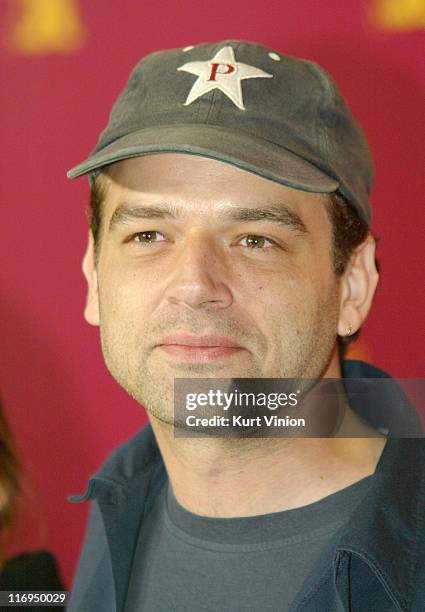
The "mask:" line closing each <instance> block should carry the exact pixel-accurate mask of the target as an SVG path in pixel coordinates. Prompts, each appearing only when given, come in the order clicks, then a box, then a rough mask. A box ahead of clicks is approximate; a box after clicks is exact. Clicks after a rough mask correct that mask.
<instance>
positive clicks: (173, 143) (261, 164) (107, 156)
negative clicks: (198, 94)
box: [67, 124, 339, 193]
mask: <svg viewBox="0 0 425 612" xmlns="http://www.w3.org/2000/svg"><path fill="white" fill-rule="evenodd" d="M154 153H187V154H191V155H202V156H204V157H209V158H212V159H217V160H219V161H223V162H226V163H229V164H232V165H234V166H237V167H238V168H242V169H243V170H247V171H248V172H253V173H254V174H257V175H259V176H262V177H264V178H267V179H270V180H272V181H276V182H278V183H282V184H283V185H287V186H289V187H293V188H294V189H300V190H302V191H311V192H318V193H331V192H332V191H335V190H336V189H338V187H339V182H338V181H337V180H335V179H334V178H332V177H330V176H328V175H327V174H326V173H325V172H324V171H323V170H321V169H320V168H319V167H317V166H316V165H314V163H312V162H311V161H310V160H306V159H305V158H303V157H302V156H301V155H297V154H296V153H294V152H293V151H290V150H288V149H285V148H283V147H281V146H278V145H276V144H274V143H272V142H268V141H265V140H264V139H262V138H257V137H256V136H253V135H251V134H247V133H244V132H240V131H236V130H229V129H223V128H219V127H216V126H212V125H204V124H199V125H198V124H197V125H193V124H191V125H170V126H156V127H155V128H147V129H142V130H138V131H137V132H132V133H131V134H127V135H126V136H122V137H121V138H118V139H117V140H114V141H113V142H112V143H110V144H109V145H107V146H106V147H103V148H102V149H101V150H100V151H98V152H96V153H94V154H92V155H90V157H88V158H87V159H86V160H85V161H84V162H82V163H81V164H79V165H78V166H75V167H74V168H71V170H69V171H68V172H67V176H68V177H69V178H77V177H78V176H81V175H83V174H87V173H90V172H93V171H95V170H97V169H99V168H101V167H102V166H106V165H108V164H111V163H113V162H117V161H120V160H123V159H127V158H129V157H139V156H142V155H149V154H154Z"/></svg>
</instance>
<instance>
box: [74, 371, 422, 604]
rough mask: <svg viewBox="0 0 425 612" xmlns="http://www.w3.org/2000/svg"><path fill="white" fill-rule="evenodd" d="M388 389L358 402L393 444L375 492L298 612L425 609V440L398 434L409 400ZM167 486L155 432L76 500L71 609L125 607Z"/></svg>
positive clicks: (374, 374) (139, 438) (116, 456)
mask: <svg viewBox="0 0 425 612" xmlns="http://www.w3.org/2000/svg"><path fill="white" fill-rule="evenodd" d="M343 374H344V383H345V381H346V380H348V381H349V379H350V378H356V377H362V378H387V379H389V377H388V376H387V375H386V374H384V373H383V372H382V371H380V370H378V369H377V368H374V367H373V366H370V365H368V364H365V363H362V362H355V361H352V362H350V361H346V362H344V364H343ZM385 389H386V393H387V395H386V396H385V397H382V393H381V396H380V397H379V402H374V401H373V397H372V396H371V395H370V394H368V395H367V397H368V402H369V405H365V397H364V396H361V398H360V399H361V401H358V400H357V402H358V403H357V405H356V398H355V397H354V398H350V405H351V407H352V408H353V410H355V411H356V412H357V413H359V414H360V415H361V416H363V418H367V420H368V421H369V422H371V423H372V424H373V425H374V426H375V427H380V428H381V429H387V430H389V437H388V439H387V442H386V445H385V448H384V451H383V453H382V455H381V458H380V461H379V463H378V466H377V468H376V471H375V475H374V478H373V483H372V486H371V488H370V490H369V491H368V493H367V495H366V497H365V498H363V500H362V501H361V502H360V503H359V505H358V506H357V508H356V509H355V511H354V512H353V514H352V517H351V518H350V521H349V523H348V524H347V525H346V526H345V527H344V528H343V529H342V530H341V531H340V532H339V533H338V534H337V537H335V538H334V539H333V541H332V542H331V543H330V544H329V546H331V547H332V550H333V564H332V565H331V566H329V564H320V562H319V563H318V564H317V567H316V569H315V571H314V572H313V573H312V574H310V576H309V577H308V578H307V580H306V582H305V583H304V585H303V588H302V590H301V592H300V593H299V594H298V596H297V598H296V600H295V601H294V602H293V604H292V606H291V608H290V610H291V612H293V611H303V612H313V611H315V612H343V611H344V612H369V611H370V612H392V611H395V610H399V611H405V612H424V611H425V440H423V439H412V438H407V437H403V438H402V437H400V438H392V437H390V436H391V422H392V421H393V419H394V414H396V413H397V412H399V411H400V406H402V407H403V409H405V405H406V402H405V398H404V396H403V394H402V392H401V390H400V387H398V385H397V384H396V383H395V382H394V381H390V384H389V386H387V387H385ZM399 400H400V401H399ZM378 404H379V406H378ZM383 407H384V409H383ZM375 408H376V409H375ZM412 422H417V416H416V414H415V413H414V411H413V412H412V410H410V411H409V412H408V413H406V423H408V427H410V425H411V424H412ZM401 435H405V434H403V433H402V434H401ZM165 479H166V471H165V468H164V464H163V461H162V458H161V455H160V452H159V449H158V446H157V444H156V440H155V437H154V435H153V432H152V430H151V427H150V425H147V426H146V427H144V428H143V429H142V430H141V431H140V432H138V433H137V434H136V435H135V436H134V437H133V438H131V439H130V440H129V441H128V442H126V443H125V444H123V445H122V446H120V447H119V448H118V449H117V450H116V451H115V452H114V453H113V454H112V455H111V456H110V457H109V459H108V460H107V461H106V462H105V463H104V465H103V466H102V467H101V468H100V470H99V471H98V472H97V473H96V474H95V475H94V476H93V477H92V478H90V480H89V484H88V487H87V490H86V492H85V493H84V495H82V496H73V497H72V498H70V499H71V501H74V502H77V501H86V500H92V504H91V510H90V517H89V525H88V530H87V534H86V538H85V542H84V547H83V550H82V554H81V557H80V562H79V566H78V569H77V573H76V575H75V578H74V585H73V589H72V596H71V602H70V605H69V607H68V610H69V611H70V612H76V611H79V612H96V611H99V612H115V611H117V612H124V611H125V610H126V608H125V600H126V594H127V589H128V583H129V578H130V572H131V566H132V559H133V555H134V551H135V546H136V542H137V535H138V531H139V527H140V524H141V521H143V518H144V516H146V514H147V512H148V511H149V509H150V507H151V504H152V501H153V500H154V498H155V496H156V495H157V493H158V491H159V490H160V488H161V486H162V484H163V483H164V481H165ZM328 558H329V557H328ZM187 609H188V610H190V602H188V608H187ZM126 612H130V611H129V610H128V611H126Z"/></svg>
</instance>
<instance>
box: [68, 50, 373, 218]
mask: <svg viewBox="0 0 425 612" xmlns="http://www.w3.org/2000/svg"><path fill="white" fill-rule="evenodd" d="M160 152H180V153H187V154H191V155H202V156H205V157H209V158H212V159H217V160H220V161H223V162H227V163H230V164H233V165H235V166H237V167H239V168H242V169H244V170H247V171H249V172H253V173H255V174H257V175H259V176H262V177H264V178H267V179H270V180H272V181H276V182H278V183H281V184H283V185H287V186H289V187H293V188H295V189H300V190H303V191H310V192H318V193H331V192H334V191H338V192H339V193H341V194H342V195H343V196H344V197H345V198H346V199H347V200H348V201H349V202H351V203H352V204H353V206H354V207H355V208H356V210H357V211H358V213H359V215H360V216H361V217H362V218H363V219H364V220H365V221H366V222H368V223H370V220H371V207H370V200H369V194H370V190H371V187H372V182H373V163H372V158H371V154H370V151H369V147H368V144H367V141H366V138H365V135H364V133H363V130H362V128H361V127H360V125H359V123H358V122H357V120H356V119H355V118H354V116H353V114H352V112H351V111H350V109H349V108H348V105H347V103H346V102H345V100H344V98H343V96H342V95H341V93H340V92H339V91H338V89H337V87H336V85H335V83H334V81H333V80H332V78H331V77H330V76H329V75H328V74H327V73H326V72H325V71H324V70H323V69H322V68H321V67H320V66H318V65H317V64H316V63H314V62H311V61H308V60H304V59H298V58H295V57H292V56H289V55H285V54H283V53H280V52H278V51H275V50H272V49H269V48H268V47H265V46H263V45H260V44H257V43H254V42H250V41H244V40H225V41H222V42H216V43H203V44H198V45H194V46H193V45H191V46H187V47H184V48H179V49H169V50H165V51H157V52H155V53H151V54H150V55H147V56H146V57H144V58H142V59H141V60H140V61H139V63H138V64H137V65H136V66H135V68H134V69H133V71H132V72H131V74H130V76H129V79H128V81H127V83H126V85H125V87H124V89H123V91H122V92H121V94H120V95H119V97H118V99H117V100H116V102H115V104H114V106H113V108H112V111H111V115H110V118H109V123H108V125H107V127H106V128H105V130H104V131H103V132H102V133H101V135H100V138H99V141H98V143H97V145H96V147H95V148H94V150H93V151H92V152H91V154H90V155H89V157H88V158H87V159H86V160H84V161H83V162H82V163H80V164H78V165H77V166H75V167H74V168H72V169H71V170H69V172H68V173H67V176H68V177H69V178H76V177H78V176H81V175H83V174H88V175H89V179H90V181H91V182H92V181H93V179H94V177H95V175H96V173H97V172H99V170H101V168H102V167H103V166H106V165H108V164H111V163H113V162H116V161H120V160H123V159H126V158H130V157H137V156H141V155H147V154H154V153H160Z"/></svg>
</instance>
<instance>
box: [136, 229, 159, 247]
mask: <svg viewBox="0 0 425 612" xmlns="http://www.w3.org/2000/svg"><path fill="white" fill-rule="evenodd" d="M163 240H165V238H164V235H163V234H161V232H157V231H156V230H148V231H146V232H138V233H137V234H134V236H133V237H132V242H138V243H139V244H153V243H154V242H163Z"/></svg>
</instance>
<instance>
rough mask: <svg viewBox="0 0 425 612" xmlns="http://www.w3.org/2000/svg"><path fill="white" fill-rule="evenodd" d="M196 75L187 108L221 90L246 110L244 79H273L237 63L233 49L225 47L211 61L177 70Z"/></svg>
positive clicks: (188, 65) (270, 75)
mask: <svg viewBox="0 0 425 612" xmlns="http://www.w3.org/2000/svg"><path fill="white" fill-rule="evenodd" d="M177 70H184V71H185V72H190V73H191V74H195V75H196V76H197V77H198V78H197V80H196V81H195V83H194V84H193V87H192V89H191V90H190V92H189V95H188V96H187V100H186V102H185V103H184V104H185V106H188V105H189V104H192V102H194V101H195V100H197V99H198V98H200V97H201V96H203V95H204V94H206V93H208V92H209V91H211V90H212V89H220V91H222V92H223V93H224V94H225V95H226V96H227V97H228V98H230V100H231V101H232V102H233V103H234V104H235V105H236V106H237V107H238V108H240V109H241V110H245V107H244V105H243V99H242V87H241V81H242V79H258V78H273V75H272V74H268V73H267V72H264V70H260V68H255V66H249V65H248V64H241V63H240V62H236V61H235V54H234V51H233V49H232V47H223V48H222V49H220V51H218V52H217V53H216V54H215V55H214V57H213V58H212V59H211V60H207V61H205V62H189V63H187V64H184V65H183V66H180V67H179V68H177Z"/></svg>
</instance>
